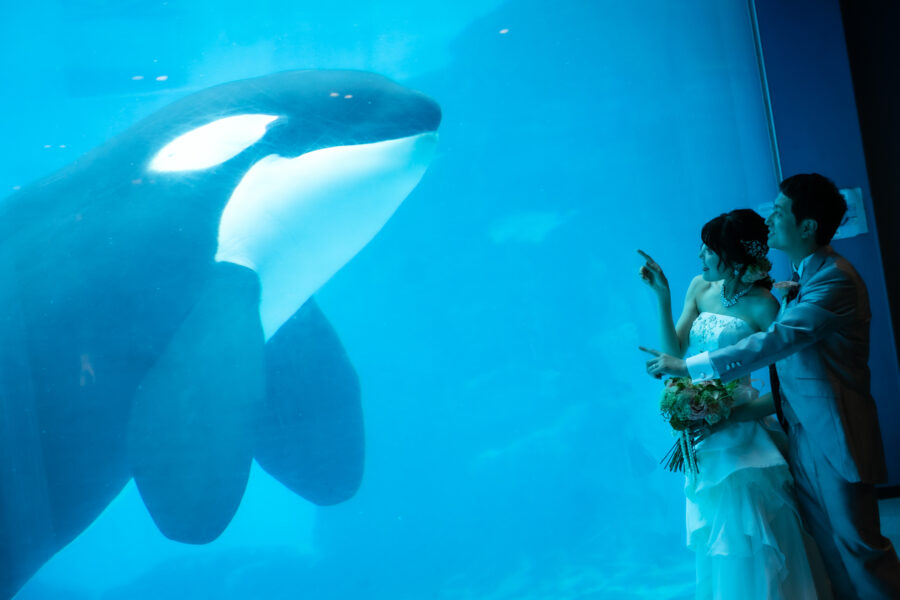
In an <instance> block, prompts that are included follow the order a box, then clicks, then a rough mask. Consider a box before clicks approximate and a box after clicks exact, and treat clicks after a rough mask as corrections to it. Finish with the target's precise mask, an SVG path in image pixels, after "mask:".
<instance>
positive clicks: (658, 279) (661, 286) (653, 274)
mask: <svg viewBox="0 0 900 600" xmlns="http://www.w3.org/2000/svg"><path fill="white" fill-rule="evenodd" d="M637 252H638V254H640V255H641V257H643V259H644V260H645V261H646V262H645V263H644V265H643V266H642V267H641V270H640V274H641V280H642V281H643V282H644V283H646V284H647V285H649V286H650V289H652V290H653V291H654V292H656V293H657V294H668V293H669V280H668V279H666V276H665V275H664V274H663V270H662V267H660V266H659V264H657V262H656V261H655V260H653V259H652V258H650V255H649V254H647V253H646V252H644V251H643V250H638V251H637Z"/></svg>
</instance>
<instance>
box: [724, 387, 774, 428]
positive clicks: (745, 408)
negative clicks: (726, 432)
mask: <svg viewBox="0 0 900 600" xmlns="http://www.w3.org/2000/svg"><path fill="white" fill-rule="evenodd" d="M774 412H775V400H774V399H773V398H772V392H768V393H766V394H763V395H762V396H759V397H757V398H756V399H754V400H751V401H750V402H748V403H746V404H742V405H740V406H738V407H737V408H735V409H734V411H732V413H731V416H730V417H729V418H728V420H729V421H755V420H757V419H762V418H763V417H767V416H769V415H771V414H773V413H774Z"/></svg>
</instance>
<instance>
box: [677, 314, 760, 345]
mask: <svg viewBox="0 0 900 600" xmlns="http://www.w3.org/2000/svg"><path fill="white" fill-rule="evenodd" d="M752 333H754V330H753V327H751V325H750V324H749V323H747V321H745V320H743V319H740V318H738V317H732V316H729V315H720V314H717V313H711V312H702V313H700V314H699V315H698V316H697V318H696V319H694V323H693V324H692V325H691V335H690V344H689V347H688V352H687V356H692V355H694V354H699V353H701V352H707V351H712V350H718V349H719V348H724V347H725V346H730V345H731V344H733V343H735V342H737V341H738V340H740V339H742V338H745V337H747V336H748V335H750V334H752Z"/></svg>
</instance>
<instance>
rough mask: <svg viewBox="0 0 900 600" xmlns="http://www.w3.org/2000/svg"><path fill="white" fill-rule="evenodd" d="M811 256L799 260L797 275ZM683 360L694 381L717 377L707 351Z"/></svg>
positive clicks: (717, 374) (801, 272) (801, 271)
mask: <svg viewBox="0 0 900 600" xmlns="http://www.w3.org/2000/svg"><path fill="white" fill-rule="evenodd" d="M811 257H812V254H810V255H809V256H807V257H806V258H804V259H803V260H801V261H800V264H799V265H797V267H796V269H795V270H796V271H797V276H798V277H803V267H805V266H806V263H808V262H809V259H810V258H811ZM684 362H685V366H686V367H687V370H688V374H689V375H690V377H691V379H692V380H693V382H694V383H697V382H698V381H707V380H709V379H716V378H718V377H719V373H718V372H717V371H716V368H715V367H714V366H713V364H712V361H710V360H709V352H701V353H700V354H695V355H694V356H689V357H687V358H686V359H685V360H684Z"/></svg>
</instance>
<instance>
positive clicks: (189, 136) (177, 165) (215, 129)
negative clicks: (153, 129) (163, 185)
mask: <svg viewBox="0 0 900 600" xmlns="http://www.w3.org/2000/svg"><path fill="white" fill-rule="evenodd" d="M277 118H278V117H277V116H273V115H258V114H254V115H237V116H234V117H225V118H222V119H218V120H216V121H213V122H212V123H207V124H206V125H203V126H201V127H198V128H196V129H192V130H191V131H189V132H187V133H185V134H183V135H180V136H178V137H177V138H175V139H174V140H172V141H171V142H169V143H168V144H166V145H165V147H164V148H163V149H162V150H160V151H159V152H158V153H157V154H156V156H154V157H153V160H152V161H150V170H151V171H159V172H174V171H196V170H198V169H207V168H209V167H212V166H215V165H218V164H221V163H223V162H225V161H226V160H228V159H230V158H232V157H234V156H237V155H238V154H240V153H241V152H243V151H244V150H246V149H247V148H249V147H250V146H252V145H253V144H255V143H256V142H258V141H259V140H260V138H262V137H263V136H264V135H265V134H266V126H267V125H268V124H269V123H271V122H272V121H274V120H275V119H277Z"/></svg>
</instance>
